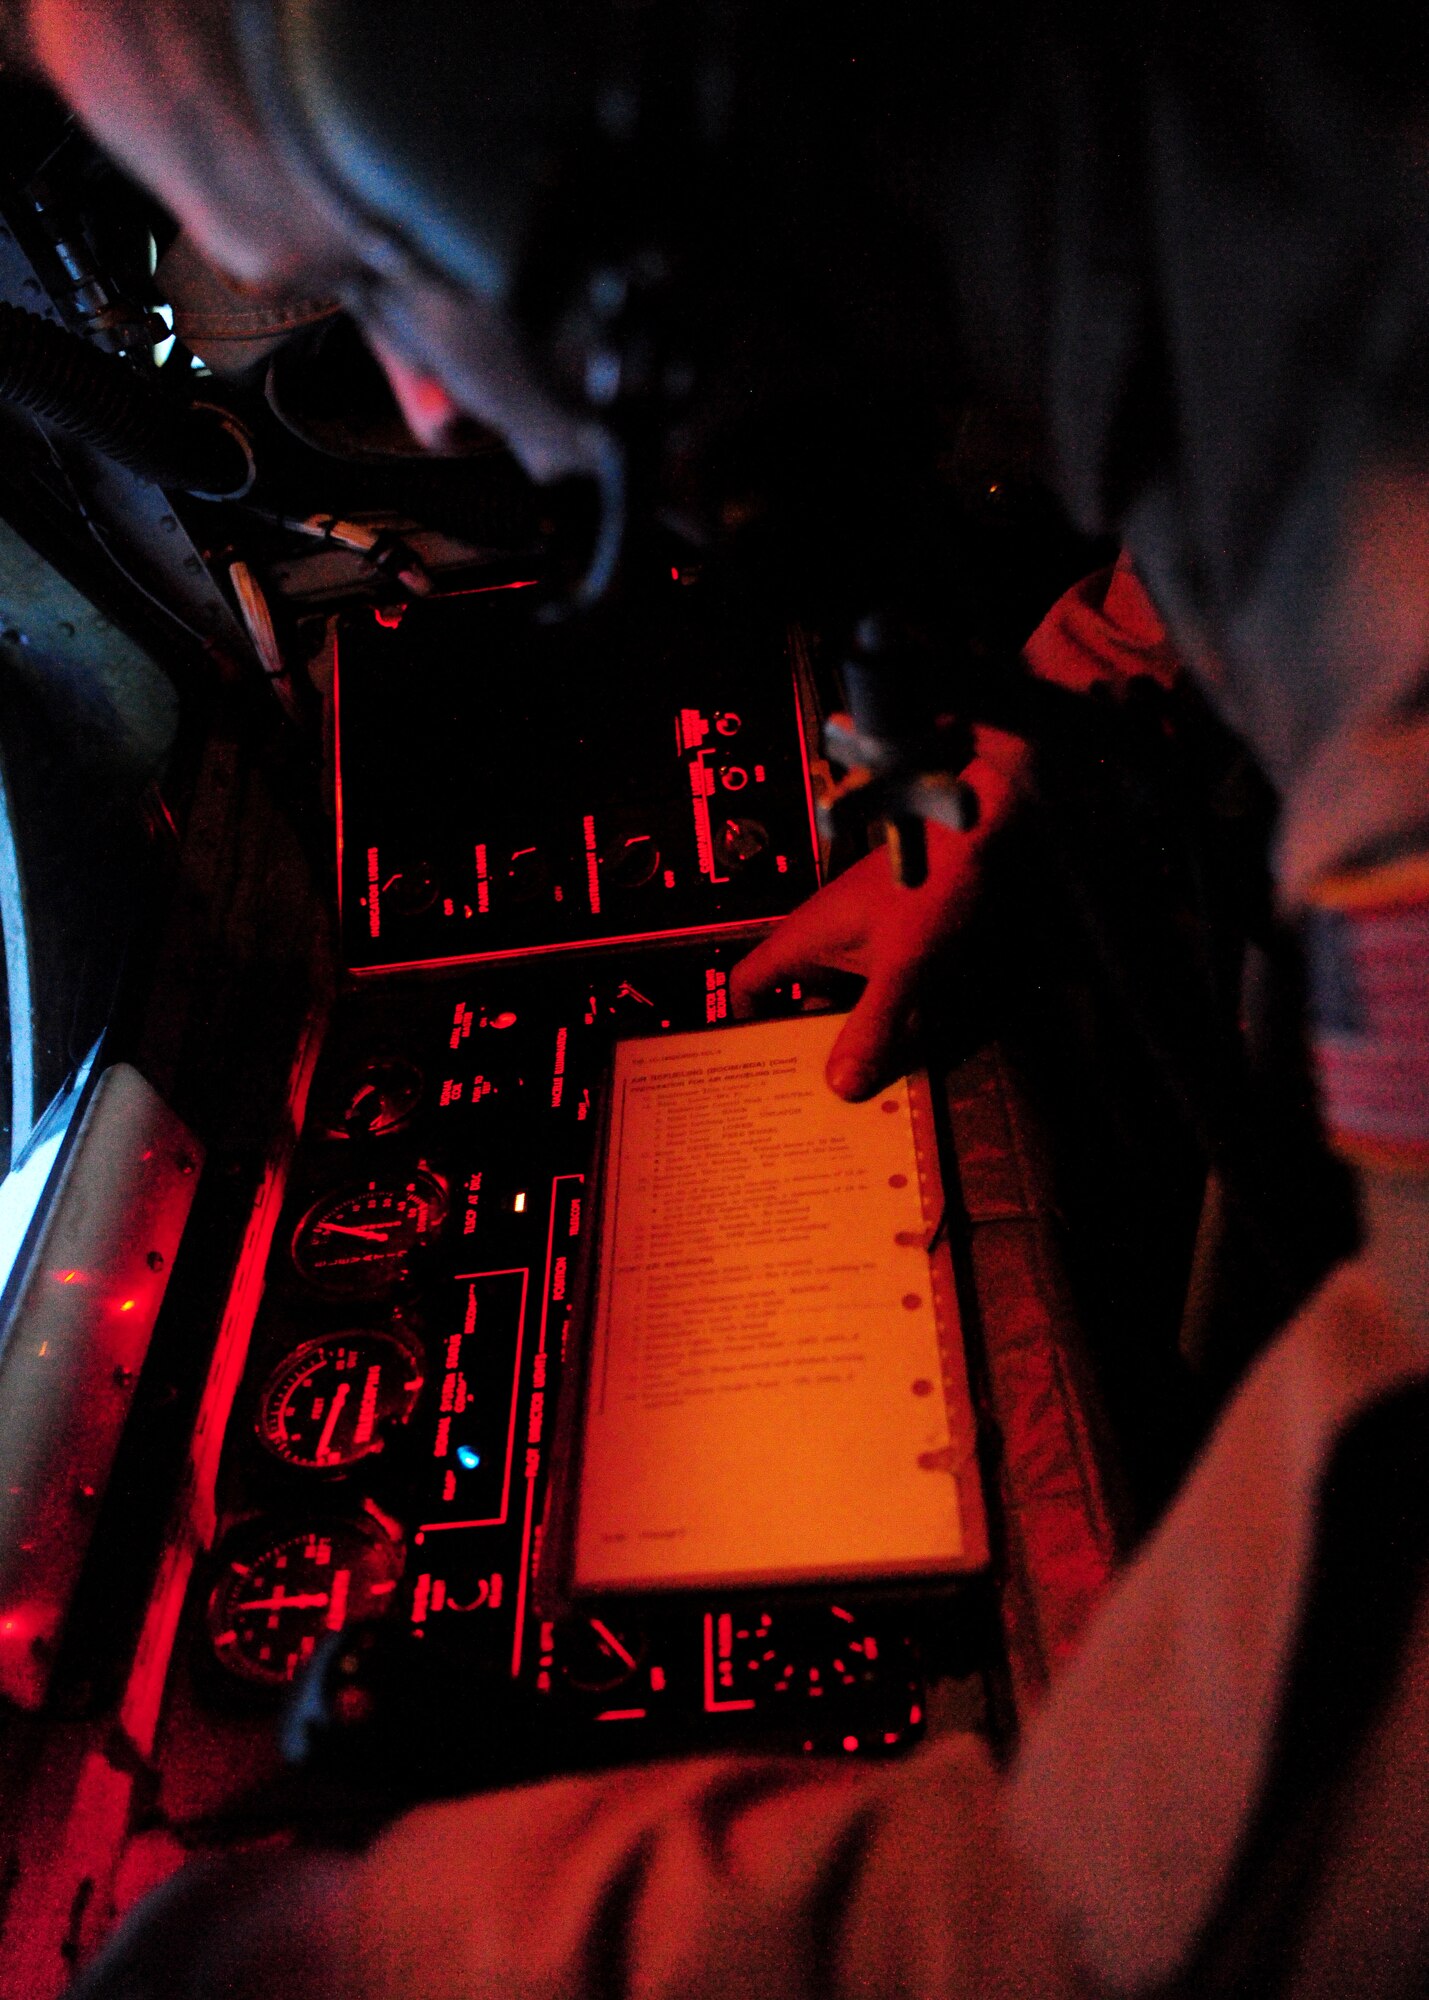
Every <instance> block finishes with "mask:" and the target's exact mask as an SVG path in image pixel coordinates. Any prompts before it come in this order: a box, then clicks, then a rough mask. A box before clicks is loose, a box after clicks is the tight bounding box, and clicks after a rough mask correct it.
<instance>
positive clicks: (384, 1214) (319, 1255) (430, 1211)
mask: <svg viewBox="0 0 1429 2000" xmlns="http://www.w3.org/2000/svg"><path fill="white" fill-rule="evenodd" d="M446 1214H447V1196H446V1190H445V1188H444V1187H443V1186H442V1184H441V1182H440V1181H439V1180H437V1179H436V1177H435V1176H434V1175H432V1174H429V1173H426V1172H425V1171H423V1170H422V1169H421V1168H418V1169H417V1171H416V1172H415V1173H413V1174H412V1175H411V1176H410V1177H409V1178H407V1179H401V1178H398V1177H396V1176H393V1177H391V1178H384V1179H379V1180H370V1181H363V1182H361V1183H359V1184H357V1185H354V1186H349V1187H345V1188H338V1189H336V1190H334V1192H333V1193H331V1194H326V1195H324V1196H323V1197H322V1199H321V1200H320V1201H317V1202H314V1204H313V1206H312V1207H311V1208H310V1209H309V1210H308V1212H307V1214H306V1215H305V1216H304V1217H303V1219H302V1221H301V1222H300V1223H299V1224H298V1226H297V1229H296V1230H295V1231H294V1233H293V1263H294V1264H295V1265H296V1267H297V1269H298V1271H299V1273H300V1274H301V1275H302V1276H303V1277H304V1278H306V1279H307V1281H308V1283H309V1284H310V1285H314V1286H316V1288H317V1289H318V1290H319V1291H321V1292H326V1293H328V1294H329V1296H331V1297H333V1298H344V1299H350V1298H369V1299H370V1298H379V1297H381V1296H382V1295H383V1294H384V1293H385V1292H389V1291H391V1290H393V1289H394V1288H395V1287H396V1286H398V1285H400V1284H403V1283H404V1282H405V1281H406V1279H407V1278H408V1277H409V1276H410V1273H411V1266H412V1261H413V1258H414V1257H415V1256H416V1255H417V1254H418V1253H419V1252H420V1250H421V1249H422V1248H423V1246H424V1245H425V1244H427V1243H429V1242H430V1241H431V1240H432V1239H433V1238H434V1237H435V1236H436V1235H437V1234H438V1233H439V1232H440V1230H441V1226H442V1224H443V1223H444V1222H445V1220H446Z"/></svg>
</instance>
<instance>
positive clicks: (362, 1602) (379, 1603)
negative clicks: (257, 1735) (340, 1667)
mask: <svg viewBox="0 0 1429 2000" xmlns="http://www.w3.org/2000/svg"><path fill="white" fill-rule="evenodd" d="M402 1560H403V1551H402V1547H401V1544H400V1543H399V1542H396V1541H394V1540H393V1539H392V1538H391V1537H390V1536H389V1535H386V1534H384V1533H383V1532H382V1531H381V1529H379V1528H378V1527H377V1526H376V1525H375V1524H373V1523H370V1522H367V1521H329V1522H324V1523H321V1524H317V1525H313V1526H309V1527H298V1528H292V1529H290V1530H288V1531H287V1532H284V1531H283V1530H282V1529H281V1528H273V1529H270V1530H267V1531H263V1530H261V1529H260V1530H257V1531H254V1532H251V1533H250V1532H240V1534H238V1535H236V1536H235V1537H234V1538H233V1540H232V1541H231V1542H230V1544H229V1553H228V1555H227V1558H226V1560H225V1562H224V1565H223V1570H222V1573H221V1574H220V1576H219V1578H218V1581H217V1582H216V1583H215V1584H214V1586H213V1589H212V1591H211V1592H210V1594H209V1600H208V1613H207V1623H208V1637H209V1644H210V1645H211V1646H212V1648H213V1653H214V1657H215V1659H217V1660H218V1662H219V1663H220V1665H221V1666H223V1667H225V1668H226V1669H227V1671H228V1672H229V1673H231V1674H234V1675H236V1676H237V1677H238V1679H239V1680H243V1681H247V1682H249V1683H250V1684H253V1685H256V1686H259V1687H266V1688H280V1687H285V1686H286V1685H287V1684H288V1682H290V1681H292V1680H294V1679H295V1678H296V1677H297V1675H298V1674H299V1673H300V1672H301V1671H302V1669H303V1668H304V1667H305V1666H306V1665H307V1663H308V1661H309V1660H310V1659H311V1658H312V1655H313V1654H314V1653H315V1652H316V1650H317V1648H318V1647H319V1646H320V1645H321V1644H322V1641H323V1640H324V1639H325V1638H326V1636H327V1635H328V1633H330V1632H341V1631H343V1630H345V1628H346V1627H347V1626H348V1625H350V1624H352V1623H354V1622H355V1621H356V1620H357V1619H359V1618H375V1617H380V1616H381V1615H382V1613H383V1612H385V1611H386V1610H387V1609H388V1608H389V1607H390V1605H391V1602H392V1598H393V1594H394V1592H395V1591H396V1588H397V1583H398V1580H399V1578H400V1577H401V1574H402Z"/></svg>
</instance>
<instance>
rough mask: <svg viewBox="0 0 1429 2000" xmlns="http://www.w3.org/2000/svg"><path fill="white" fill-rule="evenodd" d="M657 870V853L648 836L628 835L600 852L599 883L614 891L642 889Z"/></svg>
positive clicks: (658, 860)
mask: <svg viewBox="0 0 1429 2000" xmlns="http://www.w3.org/2000/svg"><path fill="white" fill-rule="evenodd" d="M659 866H660V850H659V848H658V847H657V846H656V845H655V843H654V841H653V840H652V839H651V838H650V836H649V834H648V833H631V834H627V835H626V836H625V838H624V839H623V840H612V841H611V842H610V843H609V845H608V846H606V847H603V848H602V849H601V852H600V879H601V881H602V882H608V883H609V884H610V885H611V886H612V888H616V889H643V888H644V887H645V884H646V883H647V882H653V881H654V879H655V875H656V873H657V871H658V869H659Z"/></svg>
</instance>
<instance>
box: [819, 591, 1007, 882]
mask: <svg viewBox="0 0 1429 2000" xmlns="http://www.w3.org/2000/svg"><path fill="white" fill-rule="evenodd" d="M926 667H927V662H926V661H925V660H923V659H920V658H919V656H918V653H917V650H916V648H915V646H914V645H913V644H912V643H911V642H910V641H908V640H907V638H906V637H904V636H903V635H901V634H899V633H898V632H896V630H895V629H894V628H893V627H892V626H890V625H889V624H888V622H887V621H886V620H884V619H882V618H877V617H868V618H864V619H863V620H861V622H860V623H859V626H858V628H857V630H856V632H855V634H854V639H853V645H852V647H851V649H850V652H849V657H848V658H847V659H846V660H845V662H844V668H843V676H844V686H845V689H846V690H847V693H848V702H849V710H848V713H847V714H837V715H831V716H830V717H829V719H828V721H827V722H826V723H825V725H824V751H825V754H826V755H827V756H828V757H829V758H830V759H831V760H832V761H833V762H834V763H835V764H839V765H842V766H843V770H844V775H843V777H841V778H840V779H839V780H838V781H837V783H836V784H835V786H834V788H833V791H832V792H831V793H830V795H829V797H828V799H827V800H826V801H825V802H824V804H823V805H822V806H821V807H820V821H821V824H822V827H823V830H824V832H825V834H828V835H836V834H839V833H843V832H845V831H846V830H847V829H848V827H849V825H850V823H851V821H852V820H853V818H854V816H855V815H858V816H860V817H861V818H863V819H864V820H866V821H870V822H876V821H880V820H881V821H882V823H883V826H884V829H885V833H886V837H887V842H888V850H889V857H890V859H891V861H892V864H893V872H894V875H895V876H896V878H897V880H898V881H900V882H901V883H902V884H903V885H904V887H905V888H909V889H916V888H919V887H920V886H921V885H922V883H924V882H925V881H926V880H927V878H928V843H927V837H926V835H925V832H924V821H925V820H929V819H936V820H940V821H941V822H942V824H943V825H944V826H950V827H952V828H953V829H954V830H955V831H957V832H959V833H967V832H969V831H970V830H971V829H972V828H973V827H974V826H975V825H976V824H977V817H978V799H977V794H976V792H975V791H974V790H973V788H972V786H971V785H969V784H968V783H967V782H966V781H965V780H964V779H962V778H960V777H959V776H958V773H959V772H960V771H963V770H965V769H966V767H967V765H968V764H969V763H970V762H971V759H972V755H973V740H972V731H971V729H970V728H969V726H968V725H967V723H965V722H963V721H960V720H958V719H957V718H955V717H953V716H948V715H932V714H930V713H929V711H928V707H927V704H926V702H925V701H924V700H923V698H922V697H923V685H922V683H923V679H924V673H925V672H926Z"/></svg>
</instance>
